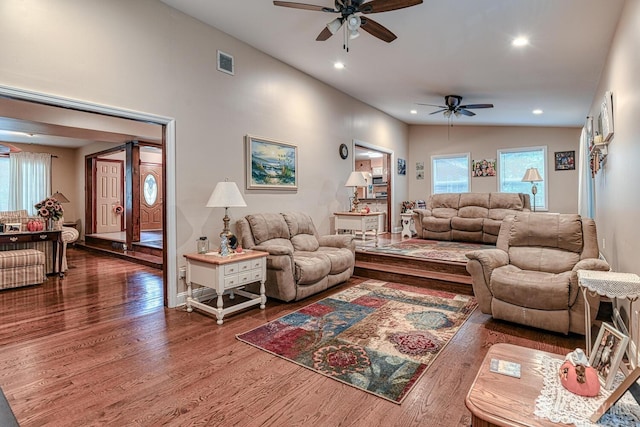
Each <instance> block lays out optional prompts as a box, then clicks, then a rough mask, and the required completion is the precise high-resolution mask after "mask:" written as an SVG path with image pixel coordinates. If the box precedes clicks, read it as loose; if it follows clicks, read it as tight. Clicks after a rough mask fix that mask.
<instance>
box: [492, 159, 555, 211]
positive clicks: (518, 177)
mask: <svg viewBox="0 0 640 427" xmlns="http://www.w3.org/2000/svg"><path fill="white" fill-rule="evenodd" d="M529 168H537V169H538V172H539V173H540V176H541V177H542V181H540V182H536V183H535V185H536V188H537V189H538V191H537V194H536V196H535V207H536V210H537V211H546V210H548V209H549V204H548V198H547V147H546V146H541V147H524V148H510V149H505V150H498V181H499V182H498V186H499V188H498V190H499V191H500V192H503V193H525V194H528V195H529V197H530V198H531V208H532V210H533V202H534V200H533V194H531V187H532V185H531V183H530V182H522V178H523V177H524V174H525V172H526V171H527V169H529Z"/></svg>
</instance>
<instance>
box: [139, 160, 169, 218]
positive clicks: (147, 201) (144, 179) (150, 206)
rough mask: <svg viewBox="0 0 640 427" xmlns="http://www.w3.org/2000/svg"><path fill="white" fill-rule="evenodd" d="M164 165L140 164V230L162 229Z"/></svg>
mask: <svg viewBox="0 0 640 427" xmlns="http://www.w3.org/2000/svg"><path fill="white" fill-rule="evenodd" d="M162 188H163V185H162V165H159V164H156V163H141V164H140V230H162V203H163V191H162Z"/></svg>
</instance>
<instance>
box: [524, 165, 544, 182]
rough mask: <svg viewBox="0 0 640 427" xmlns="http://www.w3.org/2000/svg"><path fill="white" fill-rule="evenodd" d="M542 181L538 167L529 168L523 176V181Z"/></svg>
mask: <svg viewBox="0 0 640 427" xmlns="http://www.w3.org/2000/svg"><path fill="white" fill-rule="evenodd" d="M538 181H542V177H541V176H540V172H538V168H529V169H527V171H526V172H525V173H524V177H523V178H522V182H538Z"/></svg>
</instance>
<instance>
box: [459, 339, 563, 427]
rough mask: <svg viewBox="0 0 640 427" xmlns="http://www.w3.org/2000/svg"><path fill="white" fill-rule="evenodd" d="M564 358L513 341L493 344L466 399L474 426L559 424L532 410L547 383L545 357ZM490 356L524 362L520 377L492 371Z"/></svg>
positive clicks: (521, 363) (512, 426)
mask: <svg viewBox="0 0 640 427" xmlns="http://www.w3.org/2000/svg"><path fill="white" fill-rule="evenodd" d="M543 356H549V357H552V358H555V359H564V356H561V355H558V354H553V353H547V352H545V351H539V350H533V349H530V348H525V347H519V346H516V345H512V344H494V345H493V346H491V348H490V349H489V351H488V352H487V355H486V356H485V358H484V360H483V361H482V365H481V366H480V371H479V372H478V375H477V376H476V379H475V381H474V382H473V384H472V385H471V389H470V390H469V393H468V394H467V398H466V399H465V404H466V405H467V408H469V410H470V411H471V415H472V424H471V425H472V426H473V427H488V426H503V427H504V426H507V427H514V426H558V425H563V426H566V424H557V423H553V422H551V421H549V420H547V419H545V418H539V417H537V416H535V415H534V414H533V412H534V410H535V408H536V399H537V398H538V396H539V395H540V391H541V390H542V387H543V385H544V378H543V369H542V357H543ZM491 359H501V360H507V361H510V362H516V363H519V364H520V365H521V369H520V371H521V377H520V378H513V377H510V376H507V375H502V374H497V373H494V372H491V371H489V364H490V363H491Z"/></svg>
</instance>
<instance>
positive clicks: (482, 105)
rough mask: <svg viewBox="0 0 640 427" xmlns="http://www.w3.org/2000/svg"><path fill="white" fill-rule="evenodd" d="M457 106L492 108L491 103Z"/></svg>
mask: <svg viewBox="0 0 640 427" xmlns="http://www.w3.org/2000/svg"><path fill="white" fill-rule="evenodd" d="M458 108H493V104H469V105H461V106H460V107H458Z"/></svg>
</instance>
